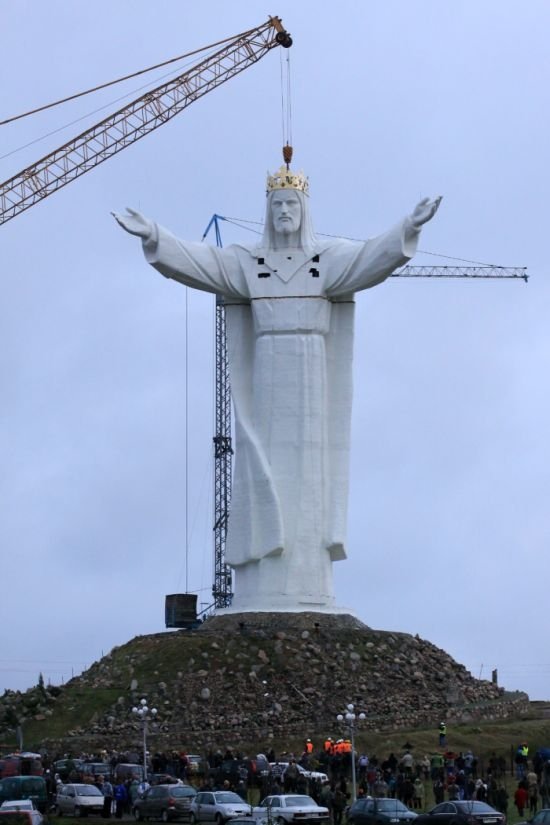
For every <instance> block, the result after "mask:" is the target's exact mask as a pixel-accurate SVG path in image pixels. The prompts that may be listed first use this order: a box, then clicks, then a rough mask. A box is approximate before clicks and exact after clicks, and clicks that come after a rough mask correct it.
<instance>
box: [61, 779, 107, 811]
mask: <svg viewBox="0 0 550 825" xmlns="http://www.w3.org/2000/svg"><path fill="white" fill-rule="evenodd" d="M55 812H56V814H57V816H63V814H71V815H72V816H88V814H101V813H103V794H102V793H101V791H100V790H99V788H96V786H95V785H84V784H82V783H70V784H68V785H60V786H59V788H58V789H57V793H56V796H55Z"/></svg>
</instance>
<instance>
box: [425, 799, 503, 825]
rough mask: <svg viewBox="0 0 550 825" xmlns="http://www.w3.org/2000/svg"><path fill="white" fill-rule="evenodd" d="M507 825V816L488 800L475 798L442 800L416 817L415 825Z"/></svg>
mask: <svg viewBox="0 0 550 825" xmlns="http://www.w3.org/2000/svg"><path fill="white" fill-rule="evenodd" d="M451 823H452V825H479V824H480V823H482V825H506V817H505V816H504V814H501V813H500V811H497V810H495V808H492V807H491V805H488V804H487V803H486V802H478V801H477V800H475V799H461V800H458V799H457V800H453V801H452V802H450V801H449V802H441V803H440V804H439V805H436V806H435V808H432V809H431V810H430V811H428V813H427V814H420V815H419V816H417V818H416V823H415V825H451Z"/></svg>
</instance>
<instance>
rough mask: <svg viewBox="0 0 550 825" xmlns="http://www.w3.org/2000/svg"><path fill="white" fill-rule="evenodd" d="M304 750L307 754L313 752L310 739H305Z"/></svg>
mask: <svg viewBox="0 0 550 825" xmlns="http://www.w3.org/2000/svg"><path fill="white" fill-rule="evenodd" d="M304 751H305V752H306V753H307V754H308V756H311V754H312V753H313V742H312V741H311V739H306V743H305V746H304Z"/></svg>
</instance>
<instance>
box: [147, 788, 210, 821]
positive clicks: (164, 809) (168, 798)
mask: <svg viewBox="0 0 550 825" xmlns="http://www.w3.org/2000/svg"><path fill="white" fill-rule="evenodd" d="M196 795H197V792H196V790H195V789H194V788H192V787H191V786H190V785H152V786H151V787H150V788H149V790H147V791H145V793H144V794H143V796H142V797H138V799H136V800H135V802H134V805H133V808H132V811H133V814H134V819H135V820H136V821H137V822H139V821H140V820H142V819H162V821H163V822H169V821H170V820H171V819H189V818H190V814H191V802H192V801H193V800H194V798H195V797H196Z"/></svg>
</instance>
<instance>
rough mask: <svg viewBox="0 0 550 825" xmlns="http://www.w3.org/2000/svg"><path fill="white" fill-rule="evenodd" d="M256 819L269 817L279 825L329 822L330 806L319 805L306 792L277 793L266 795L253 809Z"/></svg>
mask: <svg viewBox="0 0 550 825" xmlns="http://www.w3.org/2000/svg"><path fill="white" fill-rule="evenodd" d="M252 815H253V816H254V818H255V819H269V816H270V818H271V819H272V820H273V822H275V823H278V825H285V823H291V822H328V821H329V819H330V812H329V809H328V808H323V807H322V806H321V805H317V803H316V802H315V800H313V799H312V798H311V796H306V795H305V794H277V795H274V796H266V798H265V799H262V801H261V802H260V804H259V805H258V806H257V807H255V808H254V809H253V811H252Z"/></svg>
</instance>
